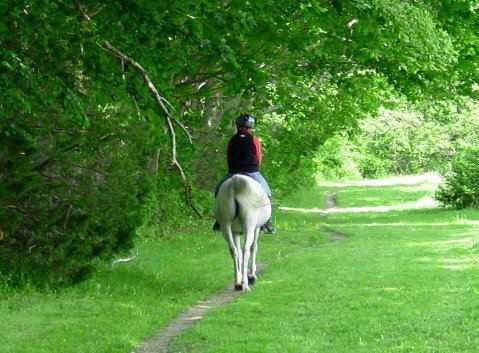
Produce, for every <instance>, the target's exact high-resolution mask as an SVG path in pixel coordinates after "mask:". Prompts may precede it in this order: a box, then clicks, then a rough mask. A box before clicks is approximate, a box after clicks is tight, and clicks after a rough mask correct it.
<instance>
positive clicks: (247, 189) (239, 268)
mask: <svg viewBox="0 0 479 353" xmlns="http://www.w3.org/2000/svg"><path fill="white" fill-rule="evenodd" d="M215 216H216V220H217V221H218V223H219V224H220V226H221V230H222V231H223V235H224V237H225V239H226V241H227V243H228V246H229V248H230V253H231V256H232V257H233V264H234V277H235V290H242V291H249V290H250V289H249V286H248V263H249V260H250V257H251V266H250V277H249V280H250V283H253V282H254V281H255V280H256V253H257V251H258V235H259V230H260V227H261V226H262V225H263V224H265V223H266V221H267V220H268V219H269V218H270V217H271V202H270V200H269V198H268V196H267V195H266V193H265V192H264V190H263V188H262V187H261V184H260V183H258V182H257V181H256V180H254V179H252V178H250V177H247V176H244V175H241V174H236V175H234V176H233V177H231V178H230V179H228V180H227V181H225V182H224V183H223V185H221V187H220V189H219V191H218V195H217V196H216V204H215ZM241 234H244V235H245V241H244V245H243V249H241Z"/></svg>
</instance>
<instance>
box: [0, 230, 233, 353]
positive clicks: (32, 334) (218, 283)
mask: <svg viewBox="0 0 479 353" xmlns="http://www.w3.org/2000/svg"><path fill="white" fill-rule="evenodd" d="M220 240H221V239H219V237H217V236H214V235H213V234H212V233H208V232H203V233H190V234H182V235H181V234H179V235H177V236H175V237H174V238H169V239H168V238H165V239H161V240H150V241H146V242H143V243H142V244H139V246H138V249H139V253H140V255H139V256H138V258H137V259H135V260H133V261H131V262H128V263H120V264H117V265H115V267H114V268H111V267H104V268H103V269H102V270H101V271H100V272H99V273H97V274H95V275H94V276H93V277H92V278H91V279H89V280H88V281H86V282H84V283H82V284H80V285H77V286H74V287H71V288H69V289H66V290H63V291H59V292H56V293H55V292H36V291H34V290H27V291H23V292H19V293H15V292H12V291H10V292H8V291H7V290H6V289H4V290H3V295H2V296H1V297H3V298H2V299H1V300H0V317H1V318H2V319H1V320H0V342H2V344H1V349H0V351H1V352H2V353H10V352H22V353H29V352H32V353H41V352H45V353H46V352H48V353H55V352H62V353H66V352H75V353H79V352H92V353H93V352H127V351H130V350H131V348H132V347H133V346H134V345H136V344H137V343H138V342H141V340H142V339H144V338H145V337H146V336H149V335H151V334H153V333H154V332H155V331H156V330H157V329H158V328H159V327H162V326H164V325H166V324H167V323H168V322H169V321H170V320H171V319H172V318H173V317H174V316H175V315H176V314H177V313H178V311H180V310H182V309H183V308H184V307H187V306H189V305H191V304H193V303H195V302H196V301H197V300H199V299H201V298H203V297H205V296H207V295H208V294H209V293H211V292H213V291H216V290H218V289H220V288H222V287H224V286H225V285H226V283H228V281H229V277H230V274H229V273H228V272H226V271H224V270H223V269H224V268H225V267H228V268H229V267H230V264H229V261H230V259H229V256H228V254H227V252H226V250H225V249H224V244H223V241H220ZM205 268H208V269H209V270H208V271H205V270H204V269H205Z"/></svg>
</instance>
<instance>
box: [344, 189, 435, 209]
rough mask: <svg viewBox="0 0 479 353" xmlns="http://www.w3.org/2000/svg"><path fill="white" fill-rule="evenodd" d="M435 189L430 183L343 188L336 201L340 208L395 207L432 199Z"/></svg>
mask: <svg viewBox="0 0 479 353" xmlns="http://www.w3.org/2000/svg"><path fill="white" fill-rule="evenodd" d="M436 187H437V185H436V184H432V183H422V184H417V185H414V186H402V185H388V186H363V187H344V188H340V189H338V195H337V201H338V204H339V205H340V207H342V208H347V207H365V206H385V205H386V206H388V205H397V204H402V203H409V202H414V201H417V200H419V199H421V198H424V197H427V196H430V197H432V196H433V195H434V190H435V189H436Z"/></svg>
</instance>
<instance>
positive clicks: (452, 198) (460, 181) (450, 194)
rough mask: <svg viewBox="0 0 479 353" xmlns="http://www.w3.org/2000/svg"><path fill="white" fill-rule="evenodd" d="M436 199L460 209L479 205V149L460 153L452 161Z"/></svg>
mask: <svg viewBox="0 0 479 353" xmlns="http://www.w3.org/2000/svg"><path fill="white" fill-rule="evenodd" d="M435 198H436V199H437V200H438V201H439V202H440V203H441V204H442V205H444V206H452V207H455V208H458V209H462V208H466V207H475V206H478V205H479V148H478V147H473V148H469V149H466V150H464V151H462V152H460V153H458V154H457V155H456V156H455V157H454V158H453V160H452V167H451V171H450V172H449V173H447V175H445V183H444V184H443V185H441V186H440V187H439V190H438V191H437V192H436V195H435Z"/></svg>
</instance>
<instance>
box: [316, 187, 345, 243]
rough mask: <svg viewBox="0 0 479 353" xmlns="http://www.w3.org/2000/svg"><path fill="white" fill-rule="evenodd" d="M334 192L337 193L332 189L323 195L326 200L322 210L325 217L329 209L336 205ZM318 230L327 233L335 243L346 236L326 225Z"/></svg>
mask: <svg viewBox="0 0 479 353" xmlns="http://www.w3.org/2000/svg"><path fill="white" fill-rule="evenodd" d="M336 193H337V191H336V190H332V191H329V192H327V193H326V195H325V196H324V198H325V200H326V211H325V212H324V217H327V215H328V211H329V210H331V209H335V208H336V206H337V201H336ZM320 230H322V231H323V232H326V233H327V234H329V236H330V237H331V241H332V242H333V243H336V242H338V241H340V240H343V239H344V238H346V235H344V234H342V233H339V232H338V231H336V230H334V229H332V228H329V227H326V226H323V227H321V229H320Z"/></svg>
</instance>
